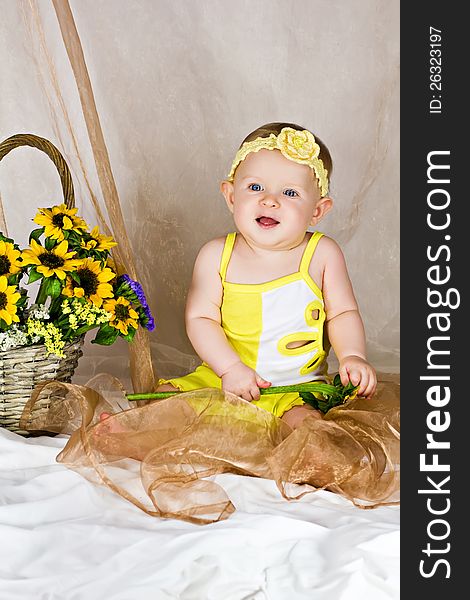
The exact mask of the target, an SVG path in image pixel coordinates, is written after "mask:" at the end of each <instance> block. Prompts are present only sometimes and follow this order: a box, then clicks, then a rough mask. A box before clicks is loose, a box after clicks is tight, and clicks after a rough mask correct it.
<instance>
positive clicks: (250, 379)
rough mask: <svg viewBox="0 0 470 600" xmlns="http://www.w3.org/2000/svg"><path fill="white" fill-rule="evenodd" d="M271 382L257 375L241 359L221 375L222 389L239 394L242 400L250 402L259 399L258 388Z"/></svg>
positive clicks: (267, 385)
mask: <svg viewBox="0 0 470 600" xmlns="http://www.w3.org/2000/svg"><path fill="white" fill-rule="evenodd" d="M270 385H271V383H270V382H269V381H266V380H265V379H263V378H262V377H260V376H259V375H258V373H257V372H256V371H253V369H250V367H247V366H246V365H245V364H243V363H242V362H241V361H240V362H238V363H236V364H235V365H233V366H232V367H230V369H229V370H228V371H227V372H226V373H224V374H223V375H222V389H223V390H224V391H225V392H231V393H232V394H236V395H237V396H241V397H242V398H243V399H244V400H248V401H249V402H251V401H252V400H259V388H260V387H263V388H266V387H269V386H270Z"/></svg>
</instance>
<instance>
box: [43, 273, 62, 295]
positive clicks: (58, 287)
mask: <svg viewBox="0 0 470 600" xmlns="http://www.w3.org/2000/svg"><path fill="white" fill-rule="evenodd" d="M42 285H43V286H44V295H45V296H50V297H51V298H52V299H54V298H57V297H58V296H60V292H61V291H62V284H61V283H60V281H59V280H58V279H57V277H47V278H46V279H44V281H43V282H42Z"/></svg>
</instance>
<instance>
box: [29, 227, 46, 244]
mask: <svg viewBox="0 0 470 600" xmlns="http://www.w3.org/2000/svg"><path fill="white" fill-rule="evenodd" d="M43 233H44V227H40V228H39V229H33V231H32V232H31V233H30V234H29V243H31V240H34V241H36V242H37V243H38V244H39V243H40V241H39V238H40V237H41V235H42V234H43Z"/></svg>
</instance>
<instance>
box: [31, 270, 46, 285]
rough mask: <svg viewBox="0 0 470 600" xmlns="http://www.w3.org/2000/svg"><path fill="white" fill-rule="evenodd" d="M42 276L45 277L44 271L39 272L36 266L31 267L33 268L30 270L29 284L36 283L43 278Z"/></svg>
mask: <svg viewBox="0 0 470 600" xmlns="http://www.w3.org/2000/svg"><path fill="white" fill-rule="evenodd" d="M41 277H44V275H43V274H42V273H38V272H37V271H36V268H35V267H31V270H30V271H29V279H28V284H30V283H34V282H35V281H37V280H38V279H41Z"/></svg>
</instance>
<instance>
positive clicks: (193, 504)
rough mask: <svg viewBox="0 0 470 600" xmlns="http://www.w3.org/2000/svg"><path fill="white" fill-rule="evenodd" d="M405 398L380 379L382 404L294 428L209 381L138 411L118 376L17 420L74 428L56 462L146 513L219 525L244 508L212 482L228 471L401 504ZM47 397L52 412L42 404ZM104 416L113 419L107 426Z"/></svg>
mask: <svg viewBox="0 0 470 600" xmlns="http://www.w3.org/2000/svg"><path fill="white" fill-rule="evenodd" d="M398 399H399V386H398V385H397V384H396V383H393V382H381V383H379V385H378V389H377V393H376V395H375V397H374V398H373V399H371V400H365V399H363V398H357V399H354V400H351V401H348V402H347V403H346V404H344V405H343V406H340V407H337V408H334V409H332V410H330V411H329V412H328V413H327V414H326V415H325V417H324V418H323V419H317V418H313V417H308V418H307V419H306V420H305V421H304V422H303V423H302V425H301V426H300V427H299V428H298V429H296V430H292V429H291V428H290V427H289V426H288V425H287V424H286V423H284V422H283V421H282V420H281V419H279V418H277V417H275V416H274V415H272V414H271V413H269V412H267V411H265V410H263V409H261V408H258V407H256V406H254V405H253V404H251V403H249V402H246V401H245V400H242V399H240V398H238V397H237V396H234V395H233V394H228V393H224V392H222V391H221V390H217V389H212V388H206V389H201V390H196V391H193V392H186V393H182V394H177V395H175V396H173V397H171V398H168V399H165V400H160V401H156V402H152V403H150V404H147V405H145V406H139V407H135V408H133V407H132V406H131V404H130V403H129V402H128V400H127V399H126V396H125V392H124V390H123V389H122V386H121V384H120V383H119V381H118V380H117V379H115V378H113V377H111V376H110V375H98V376H96V377H95V378H93V379H92V380H91V381H90V382H89V383H88V385H87V386H79V385H73V384H66V383H59V382H49V383H45V384H41V385H40V386H38V387H37V388H36V390H35V392H34V394H33V396H32V398H31V400H30V401H29V402H28V404H27V405H26V406H25V409H24V412H23V416H22V420H21V425H20V426H21V427H22V428H25V429H28V430H30V431H34V430H41V431H49V432H56V433H69V434H71V437H70V439H69V440H68V442H67V444H66V446H65V448H64V449H63V450H62V452H61V453H60V454H59V455H58V457H57V460H58V462H61V463H64V464H65V465H67V466H68V467H70V468H71V469H74V470H76V471H78V472H79V473H81V474H82V475H83V476H84V477H86V478H87V479H89V480H90V481H93V482H94V483H101V484H104V485H106V486H108V487H109V488H111V489H112V490H114V491H115V492H116V493H118V494H120V495H121V496H123V497H124V498H126V499H127V500H129V501H130V502H132V503H133V504H135V505H136V506H138V507H139V508H141V509H142V510H144V511H145V512H147V513H148V514H150V515H154V516H159V517H173V518H178V519H183V520H186V521H190V522H192V523H212V522H214V521H219V520H222V519H226V518H227V517H228V516H229V515H230V514H231V513H232V512H233V511H234V510H235V508H234V506H233V504H232V502H231V501H230V498H229V497H228V496H227V494H226V492H225V491H224V490H223V488H222V487H221V486H219V485H218V484H217V483H216V482H215V481H214V480H213V476H214V475H217V474H219V473H227V472H230V473H236V474H240V475H249V476H252V477H263V478H268V479H274V481H275V482H276V484H277V487H278V488H279V490H280V492H281V494H282V495H283V497H284V498H286V499H287V500H293V499H296V498H300V497H301V496H303V495H304V494H306V493H309V492H313V491H315V490H317V489H328V490H331V491H334V492H337V493H339V494H342V495H343V496H345V497H346V498H348V499H349V500H351V501H352V502H353V503H354V504H355V505H356V506H360V507H362V508H373V507H375V506H379V505H383V504H395V503H397V502H398V490H399V466H398V464H399V433H398V431H399V400H398ZM45 401H47V402H50V406H49V408H48V409H47V410H45V409H41V410H39V407H40V406H41V405H42V404H44V402H45ZM102 412H109V413H112V416H111V417H109V418H108V419H106V420H105V421H101V422H100V420H99V415H100V414H101V413H102ZM295 484H308V486H307V491H305V486H303V487H302V488H299V486H298V485H295ZM300 490H302V491H301V493H300Z"/></svg>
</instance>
